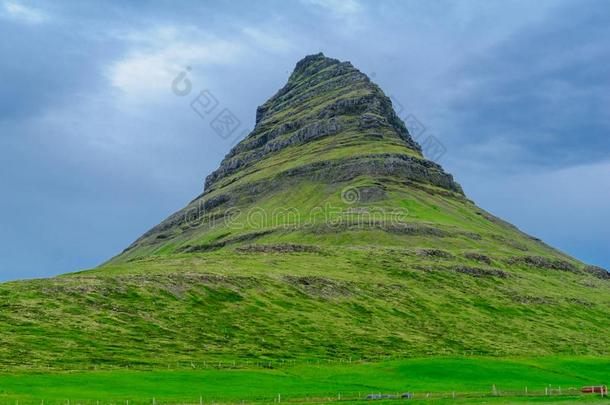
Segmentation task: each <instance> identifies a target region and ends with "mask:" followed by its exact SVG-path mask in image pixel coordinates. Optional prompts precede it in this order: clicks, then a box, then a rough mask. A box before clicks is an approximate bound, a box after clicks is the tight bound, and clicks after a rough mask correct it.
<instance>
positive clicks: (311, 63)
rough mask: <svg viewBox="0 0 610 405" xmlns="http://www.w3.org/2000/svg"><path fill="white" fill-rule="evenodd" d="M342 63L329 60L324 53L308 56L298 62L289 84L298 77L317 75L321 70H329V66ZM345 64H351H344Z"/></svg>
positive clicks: (336, 60)
mask: <svg viewBox="0 0 610 405" xmlns="http://www.w3.org/2000/svg"><path fill="white" fill-rule="evenodd" d="M341 63H342V62H341V61H339V60H338V59H333V58H329V57H327V56H324V54H323V53H322V52H319V53H316V54H313V55H307V56H305V57H304V58H303V59H301V60H300V61H298V62H297V64H296V66H295V68H294V71H293V72H292V74H291V75H290V79H289V80H288V81H289V82H290V81H291V80H294V79H296V78H298V77H302V76H307V75H315V74H316V73H318V72H319V71H320V70H323V69H325V68H328V67H329V66H336V65H340V64H341ZM344 63H345V64H349V65H350V66H351V64H350V63H349V62H344Z"/></svg>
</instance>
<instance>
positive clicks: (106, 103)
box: [0, 0, 610, 280]
mask: <svg viewBox="0 0 610 405" xmlns="http://www.w3.org/2000/svg"><path fill="white" fill-rule="evenodd" d="M608 38H610V5H609V4H608V3H607V2H605V1H587V0H585V1H579V2H576V1H560V0H554V1H537V2H531V1H504V2H500V1H477V0H472V1H463V2H452V1H440V0H439V1H391V0H387V1H381V2H378V1H374V2H373V1H369V2H367V1H362V0H361V1H358V0H345V1H338V0H337V1H322V0H302V1H297V0H294V1H279V0H278V1H257V2H248V1H243V2H239V1H226V2H222V1H220V2H202V1H197V2H194V1H193V2H187V1H177V2H141V1H133V2H126V1H116V2H114V1H106V2H103V3H102V2H99V3H96V2H80V1H69V2H68V1H66V2H38V1H25V0H23V1H22V0H0V78H1V80H2V86H1V87H0V176H1V177H0V178H1V182H2V183H1V185H2V198H1V199H0V280H10V279H18V278H32V277H42V276H49V275H54V274H60V273H65V272H69V271H75V270H79V269H84V268H90V267H93V266H96V265H98V264H100V263H101V262H103V261H104V260H106V259H108V258H109V257H111V256H113V255H115V254H117V253H118V252H120V251H121V250H122V249H123V248H124V247H126V246H127V245H128V244H129V243H130V242H132V241H133V240H134V239H136V238H137V237H138V236H139V235H141V234H142V233H143V232H144V231H146V230H147V229H149V228H150V227H151V226H153V225H155V224H157V223H158V222H160V221H161V220H162V219H163V218H165V217H166V216H167V215H169V214H170V213H172V212H173V211H175V210H177V209H179V208H181V207H182V206H184V205H185V203H187V202H188V201H190V200H191V199H192V198H193V197H195V196H196V195H198V194H199V193H200V192H201V191H202V188H203V181H204V178H205V176H206V175H207V174H208V173H209V172H211V171H212V170H214V169H215V168H216V167H217V165H218V163H219V162H220V160H221V159H222V157H223V156H224V155H225V153H227V152H228V150H229V149H230V147H231V144H232V143H233V142H235V141H236V140H237V138H235V137H233V138H230V139H227V140H225V139H222V138H220V137H218V136H217V135H215V134H214V132H213V131H212V130H211V129H210V126H209V119H208V118H209V117H203V118H202V117H200V116H198V115H197V114H195V113H194V112H193V110H192V109H191V107H190V106H189V97H180V96H177V95H175V94H174V93H173V92H172V91H171V84H172V81H173V80H174V78H175V77H176V76H177V75H178V74H179V73H180V72H183V71H185V69H186V67H187V66H189V67H190V68H191V70H190V72H188V78H189V80H190V81H191V83H192V86H193V92H195V91H200V90H204V89H208V90H210V92H211V93H212V94H214V96H215V97H216V98H217V99H218V101H219V103H220V105H222V106H223V107H224V108H228V109H230V110H231V111H232V112H233V113H234V114H235V115H236V116H237V117H238V118H239V120H240V121H241V122H242V124H241V127H240V130H239V131H238V133H239V134H242V133H243V131H247V130H249V129H251V128H252V127H253V124H254V116H255V109H256V106H258V105H260V104H262V103H263V102H264V101H265V100H266V99H267V98H269V97H270V96H271V95H273V93H275V91H277V89H279V88H280V87H281V86H282V85H283V84H284V83H285V81H286V79H287V77H288V75H289V73H290V72H291V71H292V69H293V67H294V64H295V63H296V62H297V61H298V60H299V59H301V58H302V57H303V56H305V55H307V54H312V53H317V52H319V51H322V52H324V53H325V54H326V55H327V56H331V57H335V58H338V59H341V60H349V61H351V62H352V63H353V64H354V65H355V66H356V67H358V68H359V69H360V70H362V71H363V72H364V73H366V74H368V75H369V76H371V77H372V78H373V80H374V81H376V82H377V83H378V84H379V85H380V86H381V87H382V88H383V90H384V91H385V92H386V93H387V94H388V95H391V96H392V98H393V99H394V100H395V101H396V102H397V103H400V106H401V107H400V108H401V115H403V116H406V115H407V114H413V115H414V116H415V117H417V119H418V120H419V121H420V122H421V123H422V124H423V125H424V126H425V128H426V134H433V135H434V136H435V137H436V138H437V139H439V140H440V141H441V142H442V144H443V145H444V147H445V148H446V153H445V154H444V155H443V156H441V157H440V158H439V163H441V164H442V165H443V166H444V167H445V168H446V169H447V170H448V171H450V172H451V173H453V174H454V176H455V177H456V179H457V180H458V181H459V182H460V183H461V184H462V185H463V187H464V189H465V191H466V193H467V194H468V195H469V197H470V198H472V199H473V200H474V201H475V202H476V203H478V204H479V205H480V206H482V207H483V208H485V209H487V210H488V211H491V212H492V213H494V214H496V215H498V216H501V217H503V218H504V219H506V220H508V221H510V222H512V223H514V224H515V225H517V226H519V227H520V228H521V229H523V230H524V231H526V232H528V233H530V234H532V235H534V236H537V237H540V238H542V239H543V240H545V241H546V242H548V243H550V244H552V245H554V246H556V247H558V248H560V249H562V250H564V251H566V252H567V253H569V254H571V255H573V256H576V257H577V258H579V259H581V260H583V261H585V262H588V263H593V264H597V265H601V266H604V267H606V268H610V249H609V247H610V246H609V243H608V242H609V241H610V213H609V211H608V207H610V187H609V185H610V180H609V179H610V137H609V136H608V135H609V130H610V114H609V113H610V73H609V71H608V66H609V65H610V41H608ZM193 94H195V93H193ZM397 105H398V104H397Z"/></svg>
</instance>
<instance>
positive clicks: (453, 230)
mask: <svg viewBox="0 0 610 405" xmlns="http://www.w3.org/2000/svg"><path fill="white" fill-rule="evenodd" d="M609 315H610V281H609V280H608V274H607V273H606V272H605V271H603V270H600V269H595V268H591V267H588V266H586V265H585V264H583V263H581V262H579V261H578V260H576V259H574V258H571V257H569V256H567V255H565V254H563V253H561V252H558V251H556V250H555V249H553V248H551V247H549V246H547V245H545V244H544V243H542V242H541V241H539V240H537V239H535V238H532V237H530V236H528V235H525V234H524V233H522V232H520V231H519V230H518V229H516V228H515V227H513V226H511V225H510V224H508V223H506V222H504V221H502V220H500V219H498V218H495V217H493V216H492V215H490V214H489V213H487V212H485V211H484V210H482V209H481V208H479V207H477V206H476V205H475V204H474V203H473V202H472V201H469V200H468V199H467V197H466V196H465V195H464V193H463V192H462V189H461V187H460V186H459V185H458V184H457V183H455V181H453V178H452V177H451V176H450V175H449V174H447V173H445V172H444V170H443V169H442V168H441V167H440V166H438V165H436V164H434V163H432V162H430V161H427V160H425V159H424V158H423V157H422V154H421V151H420V148H419V146H418V145H417V144H416V143H415V142H413V140H412V139H411V137H410V135H409V134H408V132H407V130H406V128H405V127H404V124H403V123H402V122H401V121H400V120H399V119H398V117H396V114H395V113H394V112H393V110H392V107H391V102H390V101H389V99H388V98H387V97H386V96H385V95H384V94H383V92H381V90H380V89H379V88H378V87H377V86H376V85H374V84H373V83H371V82H370V80H369V79H368V78H367V77H366V76H365V75H363V74H362V73H360V72H358V71H357V70H356V69H354V68H353V67H352V66H351V65H350V64H348V63H340V62H338V61H336V60H332V59H329V58H325V57H324V56H322V55H314V56H311V57H307V58H305V59H304V60H303V61H301V62H299V63H298V64H297V67H296V69H295V72H294V73H293V74H292V76H291V78H290V80H289V82H288V83H287V85H286V86H285V87H284V88H282V89H281V90H280V91H279V92H278V93H277V94H276V95H275V96H273V97H272V98H271V99H270V100H269V101H268V102H267V103H265V104H264V105H263V106H261V107H259V109H258V111H257V124H256V128H255V130H254V131H253V132H252V133H251V134H250V135H249V136H248V137H247V138H246V139H245V140H244V141H242V142H241V143H240V144H238V145H237V146H236V147H235V148H234V149H233V150H232V151H231V152H230V153H229V155H228V156H227V157H226V158H225V160H224V161H223V163H222V164H221V167H220V168H219V169H218V170H217V171H216V172H214V173H212V174H211V175H210V176H209V177H208V179H207V181H206V189H205V192H204V193H203V194H202V195H201V196H199V197H197V198H196V199H195V200H193V201H192V202H191V203H190V204H189V205H188V206H187V207H185V208H184V209H183V210H180V211H178V212H177V213H176V214H174V215H172V216H170V217H169V218H168V219H167V220H165V221H163V222H162V223H161V224H159V225H158V226H156V227H155V228H153V229H151V230H150V231H149V232H147V233H146V234H144V235H143V236H142V237H141V238H140V239H138V240H137V241H136V242H134V244H132V245H131V246H130V247H129V248H128V249H126V250H125V251H124V252H123V253H122V254H120V255H118V256H117V257H115V258H113V259H112V260H110V261H109V262H108V263H106V264H104V265H103V266H100V267H99V268H97V269H93V270H90V271H85V272H80V273H74V274H67V275H65V276H61V277H56V278H52V279H45V280H29V281H21V282H12V283H4V284H0V368H4V369H19V368H24V369H46V368H48V367H50V368H57V369H61V368H70V369H90V368H95V367H97V368H115V367H125V366H129V367H139V368H159V367H162V368H165V367H167V365H168V364H170V365H171V364H176V363H178V364H190V363H191V362H193V363H202V362H204V361H219V360H221V361H246V360H259V361H260V360H274V361H281V360H282V359H299V360H306V359H334V360H338V359H349V358H352V359H382V358H385V357H386V356H398V357H419V356H424V355H460V354H461V355H463V354H464V353H471V352H474V353H477V354H484V355H490V356H499V355H551V354H564V355H584V354H591V355H593V354H602V355H607V354H608V348H609V347H610V333H608V332H609V327H608V325H609V324H608V319H609Z"/></svg>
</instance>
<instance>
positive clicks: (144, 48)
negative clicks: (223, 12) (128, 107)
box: [106, 26, 294, 103]
mask: <svg viewBox="0 0 610 405" xmlns="http://www.w3.org/2000/svg"><path fill="white" fill-rule="evenodd" d="M114 35H115V36H118V37H119V39H121V40H124V41H126V42H127V43H128V45H129V47H130V48H131V50H130V51H129V52H128V53H127V54H126V56H124V57H123V58H121V59H119V60H116V61H114V62H113V63H111V64H110V65H109V66H108V67H107V69H106V76H107V78H108V80H109V82H110V84H111V86H112V87H113V88H114V89H116V90H119V91H120V93H121V95H122V96H123V99H124V100H127V101H129V102H137V103H139V102H142V101H150V100H151V99H154V98H157V97H159V96H166V95H167V94H168V93H169V90H170V86H171V84H172V81H173V80H174V79H175V78H176V76H177V75H178V74H180V73H181V72H183V71H185V69H186V68H187V67H190V68H192V70H191V71H190V73H189V76H188V77H189V80H191V82H193V83H195V82H197V83H200V84H201V83H207V86H209V85H210V80H209V78H204V77H202V75H204V74H205V70H206V68H210V67H213V66H235V65H240V64H243V63H244V61H247V60H251V58H252V57H254V56H256V55H259V54H260V53H261V52H262V51H264V52H273V53H285V52H287V51H289V50H291V49H293V48H294V46H293V45H292V43H291V42H290V41H289V40H288V39H286V38H285V37H283V36H282V35H279V34H276V33H275V32H273V31H270V30H268V29H267V30H261V29H259V28H256V27H254V26H248V27H246V28H242V29H241V31H237V33H236V34H233V35H232V36H230V37H223V38H219V37H218V36H215V35H212V34H210V33H208V32H206V31H202V30H200V29H198V28H196V27H192V26H186V27H175V26H164V27H158V28H156V29H154V30H149V31H133V32H127V33H118V34H117V33H115V34H114Z"/></svg>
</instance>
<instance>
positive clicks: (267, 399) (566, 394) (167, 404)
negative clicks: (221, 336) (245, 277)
mask: <svg viewBox="0 0 610 405" xmlns="http://www.w3.org/2000/svg"><path fill="white" fill-rule="evenodd" d="M585 397H587V398H594V397H600V394H583V393H581V392H580V389H578V388H575V387H568V388H564V389H561V388H560V387H544V388H540V387H538V388H537V389H530V388H528V387H524V388H523V389H521V390H515V389H509V390H503V389H499V388H497V387H495V386H494V387H490V390H489V391H468V392H459V391H441V392H433V391H430V392H428V391H398V392H388V391H376V392H368V391H359V392H355V391H354V392H349V391H348V392H332V393H331V392H327V393H315V394H310V395H308V394H307V393H292V394H284V393H269V394H252V395H243V396H238V395H235V396H226V397H225V396H220V395H218V396H213V395H199V396H192V395H191V396H187V395H184V396H172V397H163V396H158V397H154V396H152V397H150V398H146V399H136V398H134V399H119V398H112V399H55V400H45V399H24V400H11V399H2V397H1V396H0V404H7V405H178V404H180V405H214V404H279V403H293V404H297V403H312V404H317V403H329V402H332V403H350V402H366V403H372V404H375V403H379V402H385V401H398V402H400V401H411V400H415V401H417V400H464V399H466V400H467V399H472V400H477V399H478V400H484V399H493V398H506V399H510V398H514V399H525V398H531V399H542V398H547V399H557V400H568V399H572V398H573V399H579V400H582V399H583V398H585Z"/></svg>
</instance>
